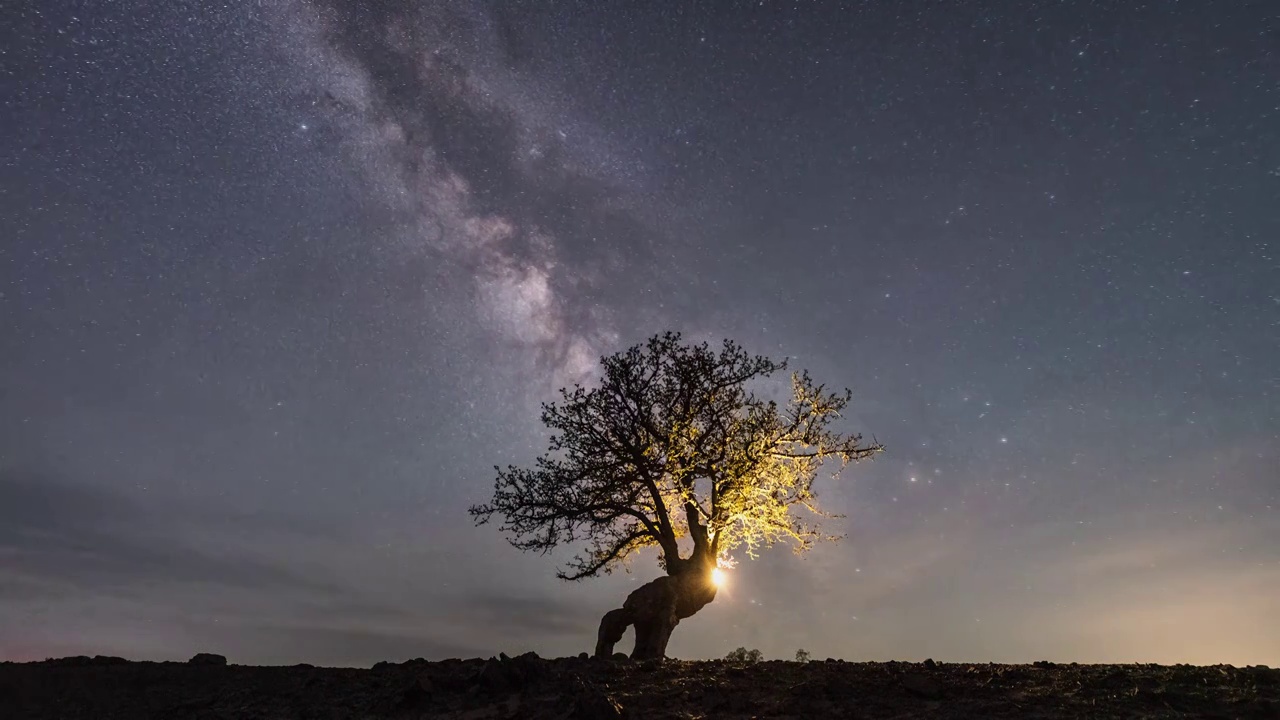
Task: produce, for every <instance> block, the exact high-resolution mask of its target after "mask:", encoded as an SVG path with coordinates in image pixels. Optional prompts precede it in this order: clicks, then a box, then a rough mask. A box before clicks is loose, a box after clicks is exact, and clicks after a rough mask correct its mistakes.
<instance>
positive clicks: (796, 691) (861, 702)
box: [0, 654, 1280, 720]
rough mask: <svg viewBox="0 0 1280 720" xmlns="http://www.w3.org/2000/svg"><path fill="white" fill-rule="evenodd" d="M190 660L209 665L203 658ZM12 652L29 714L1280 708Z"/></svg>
mask: <svg viewBox="0 0 1280 720" xmlns="http://www.w3.org/2000/svg"><path fill="white" fill-rule="evenodd" d="M193 660H196V659H194V658H193ZM221 662H222V659H221V658H219V657H218V656H209V655H202V656H199V662H198V664H190V663H150V662H128V661H125V660H121V659H119V658H101V657H99V658H66V659H62V660H50V661H45V662H41V663H25V664H16V663H0V717H2V718H5V720H19V719H20V718H42V719H44V718H50V719H52V718H65V719H67V720H74V719H78V718H92V719H93V720H107V719H108V718H165V719H169V718H298V719H300V720H301V719H303V718H308V719H309V718H317V719H319V718H468V719H470V720H485V719H488V718H492V719H495V720H496V719H506V718H530V719H536V718H563V719H565V720H568V719H570V718H576V719H594V718H635V719H640V718H828V717H830V718H914V717H930V718H1183V717H1185V718H1205V719H1208V718H1220V719H1224V720H1225V719H1227V718H1250V719H1255V718H1256V719H1259V720H1261V719H1263V718H1268V719H1269V718H1276V719H1278V720H1280V670H1270V669H1267V668H1262V667H1250V668H1236V667H1231V666H1214V667H1193V666H1186V665H1179V666H1160V665H1054V664H1052V663H1036V664H1034V665H971V664H944V663H934V662H932V661H927V662H925V663H846V662H840V661H826V662H810V663H807V664H800V663H794V662H761V663H754V664H743V663H732V662H725V661H713V662H682V661H678V660H666V661H661V662H659V661H646V662H631V661H628V660H605V661H599V660H587V659H579V658H568V659H559V660H542V659H539V658H538V657H537V656H535V655H532V654H528V655H523V656H520V657H516V658H508V657H506V656H502V657H501V658H498V659H491V660H445V661H441V662H425V661H421V660H417V661H410V662H407V663H402V664H388V663H379V664H378V665H376V666H374V667H373V668H372V669H369V670H361V669H351V668H317V667H311V666H308V665H299V666H293V667H251V666H242V665H222V664H220V663H221Z"/></svg>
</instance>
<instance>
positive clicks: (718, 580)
mask: <svg viewBox="0 0 1280 720" xmlns="http://www.w3.org/2000/svg"><path fill="white" fill-rule="evenodd" d="M725 580H728V578H727V577H726V576H725V574H724V571H723V570H721V569H720V568H712V569H711V584H712V585H715V586H716V587H723V586H724V583H725Z"/></svg>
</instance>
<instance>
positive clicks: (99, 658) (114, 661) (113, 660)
mask: <svg viewBox="0 0 1280 720" xmlns="http://www.w3.org/2000/svg"><path fill="white" fill-rule="evenodd" d="M89 664H90V665H128V664H129V661H128V660H125V659H124V658H122V657H116V656H114V655H94V656H93V659H92V660H90V661H89Z"/></svg>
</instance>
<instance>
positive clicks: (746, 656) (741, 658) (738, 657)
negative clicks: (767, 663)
mask: <svg viewBox="0 0 1280 720" xmlns="http://www.w3.org/2000/svg"><path fill="white" fill-rule="evenodd" d="M724 659H725V660H729V661H732V662H744V663H758V662H760V661H762V660H764V653H762V652H760V651H759V650H748V649H746V648H744V647H740V648H738V649H737V650H734V651H732V652H730V653H729V654H728V655H725V656H724Z"/></svg>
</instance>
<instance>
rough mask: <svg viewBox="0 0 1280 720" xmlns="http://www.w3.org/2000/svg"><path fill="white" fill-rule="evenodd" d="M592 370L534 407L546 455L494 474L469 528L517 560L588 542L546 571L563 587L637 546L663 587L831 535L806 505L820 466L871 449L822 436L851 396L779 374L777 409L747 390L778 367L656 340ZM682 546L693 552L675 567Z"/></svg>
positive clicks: (853, 439) (728, 349) (607, 567)
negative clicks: (499, 541) (688, 570)
mask: <svg viewBox="0 0 1280 720" xmlns="http://www.w3.org/2000/svg"><path fill="white" fill-rule="evenodd" d="M601 365H602V370H603V377H602V378H601V379H600V382H599V384H598V385H595V386H592V387H585V386H582V385H575V386H574V387H572V388H565V389H562V390H561V391H560V394H561V398H560V400H559V402H552V403H546V404H544V405H543V406H542V415H541V418H542V423H543V424H544V425H546V426H547V428H548V429H550V430H551V431H552V435H551V441H550V445H549V447H548V450H547V452H546V453H545V454H543V455H541V456H539V457H538V458H537V459H536V460H535V462H534V465H533V467H531V468H521V467H515V466H508V467H507V468H506V469H502V468H495V470H497V472H498V476H497V480H496V481H495V485H494V493H493V498H492V499H491V500H490V501H489V502H488V503H485V504H481V505H475V506H473V507H471V508H470V513H471V515H472V516H473V517H474V518H475V520H476V523H477V524H484V523H486V522H488V521H489V520H490V519H491V518H493V517H494V516H495V515H496V516H499V517H501V518H502V525H501V530H502V531H503V532H505V533H507V534H508V536H509V541H510V542H511V544H512V545H514V546H515V547H517V548H519V549H521V550H526V551H538V552H543V553H546V552H550V551H551V550H553V549H555V548H557V547H560V546H562V545H565V544H568V543H574V542H577V541H586V542H587V544H588V547H587V550H586V551H585V552H584V553H582V554H579V555H578V556H576V557H575V558H573V560H571V561H570V562H569V563H568V565H567V566H566V567H565V568H564V569H562V570H561V571H559V572H558V573H557V574H558V576H559V577H561V578H563V579H566V580H581V579H583V578H587V577H592V576H595V575H599V574H601V573H609V572H611V571H612V570H614V569H616V568H617V567H619V566H620V565H622V564H623V563H625V562H626V561H627V560H628V558H630V557H631V556H632V555H634V554H635V553H636V552H637V551H639V550H641V549H643V548H646V547H655V546H656V547H658V548H659V549H660V551H661V558H660V562H661V563H662V565H663V567H664V568H665V569H666V570H667V572H668V574H672V575H674V574H676V572H678V571H679V570H680V568H681V566H682V564H687V563H691V562H693V561H701V562H702V563H704V564H705V563H706V562H707V561H710V562H712V563H714V562H715V561H716V559H717V558H722V557H725V556H726V555H727V553H729V552H730V551H732V550H734V549H739V548H740V549H743V550H744V551H745V552H746V553H747V554H748V555H749V556H754V555H755V553H756V552H757V550H759V549H760V548H762V547H767V546H770V545H773V544H775V543H779V542H787V541H790V542H792V543H794V545H795V549H796V551H797V552H801V551H804V550H807V549H809V548H810V547H812V546H813V544H814V543H815V542H816V541H818V540H821V539H826V538H829V537H831V536H827V535H823V534H822V532H821V531H820V528H819V525H818V519H819V518H822V517H830V516H829V515H827V514H826V513H824V512H823V511H821V510H820V509H819V508H818V506H817V505H816V503H815V496H814V493H813V483H814V480H815V478H816V477H817V474H818V472H819V470H820V468H821V467H822V466H823V465H824V463H827V462H829V461H834V462H835V463H836V464H837V465H838V467H837V468H836V470H835V472H834V473H833V474H838V473H839V471H840V470H841V469H843V468H844V467H845V466H846V465H847V464H848V463H850V462H854V461H858V460H863V459H867V458H870V457H872V456H873V455H874V454H876V453H877V452H880V451H881V450H883V447H882V446H881V445H880V444H879V443H878V442H875V441H872V442H870V443H864V442H863V440H862V436H861V435H857V434H843V433H841V432H839V431H837V430H836V429H834V428H833V427H832V425H833V423H834V422H835V421H836V420H837V419H838V418H839V417H840V414H841V412H842V411H843V410H844V409H845V408H846V407H847V405H848V403H849V401H850V397H851V394H850V392H849V391H848V390H844V391H841V392H828V391H827V390H826V389H825V388H824V386H822V385H819V384H815V383H814V382H813V380H812V379H811V378H810V377H809V375H808V373H807V372H803V371H802V372H799V373H795V374H793V375H792V376H791V398H790V400H789V401H787V402H784V403H782V404H779V403H778V402H776V401H774V400H766V399H762V398H760V397H757V395H756V394H755V389H753V387H752V386H753V385H755V384H758V381H760V380H763V379H766V378H769V377H771V376H773V375H776V374H778V373H781V372H784V371H786V370H787V363H786V362H785V361H782V362H778V361H774V360H771V359H769V358H766V357H762V356H752V355H750V354H748V353H747V352H745V351H744V350H743V349H742V348H741V347H740V346H739V345H738V344H736V343H734V342H733V341H730V340H726V341H724V343H723V345H722V346H721V348H720V349H719V351H718V352H717V351H716V350H713V349H712V348H711V347H710V346H709V345H708V344H706V343H701V344H686V343H684V342H683V341H682V338H681V336H680V335H679V334H678V333H665V334H662V335H656V336H654V337H652V338H650V339H649V340H648V342H647V343H644V344H640V345H636V346H633V347H631V348H629V349H627V350H625V351H622V352H619V353H616V354H614V355H611V356H608V357H604V358H602V359H601ZM756 389H758V388H756ZM686 538H688V539H689V540H690V541H692V544H693V551H692V553H691V554H690V555H688V556H686V557H684V558H682V557H681V555H680V542H681V541H682V540H684V539H686ZM686 544H687V543H686Z"/></svg>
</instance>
